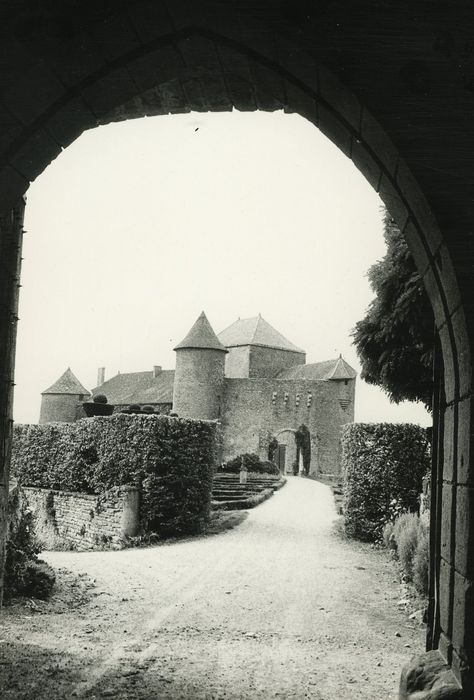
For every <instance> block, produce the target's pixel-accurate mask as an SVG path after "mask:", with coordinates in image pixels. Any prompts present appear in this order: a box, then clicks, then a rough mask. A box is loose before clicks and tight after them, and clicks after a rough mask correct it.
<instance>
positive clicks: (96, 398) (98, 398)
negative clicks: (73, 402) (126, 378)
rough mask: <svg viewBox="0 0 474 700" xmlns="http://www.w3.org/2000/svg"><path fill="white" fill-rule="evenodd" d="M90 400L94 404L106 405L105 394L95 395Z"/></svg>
mask: <svg viewBox="0 0 474 700" xmlns="http://www.w3.org/2000/svg"><path fill="white" fill-rule="evenodd" d="M92 400H93V402H94V403H107V397H106V395H105V394H96V395H95V396H94V397H93V399H92Z"/></svg>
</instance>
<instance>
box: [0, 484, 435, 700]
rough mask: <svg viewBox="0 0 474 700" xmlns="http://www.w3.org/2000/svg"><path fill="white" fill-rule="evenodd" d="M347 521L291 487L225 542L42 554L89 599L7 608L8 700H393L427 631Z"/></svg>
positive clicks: (318, 496) (2, 669) (3, 680)
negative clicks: (341, 531) (343, 528)
mask: <svg viewBox="0 0 474 700" xmlns="http://www.w3.org/2000/svg"><path fill="white" fill-rule="evenodd" d="M336 517H337V516H336V511H335V507H334V501H333V498H332V494H331V491H330V489H329V487H327V486H324V485H323V484H320V483H317V482H315V481H312V480H308V479H298V478H291V477H290V478H289V479H288V484H287V485H286V487H285V488H284V489H282V490H281V491H279V492H277V493H276V494H275V495H274V497H273V498H272V499H270V500H269V501H267V502H266V503H264V504H262V505H261V506H259V507H258V508H257V509H255V510H253V511H250V512H249V515H248V517H247V518H246V519H245V521H244V522H242V524H240V525H239V526H238V527H236V528H235V529H233V530H229V531H227V532H224V533H221V534H219V535H215V536H212V537H204V538H195V539H188V540H184V541H178V542H174V543H172V544H168V545H161V546H157V547H149V548H141V549H135V550H123V551H119V552H88V553H76V552H54V553H53V552H50V553H44V554H43V555H42V556H44V558H45V559H46V560H47V561H48V562H49V563H50V564H51V565H53V566H54V567H56V568H58V567H65V569H67V570H68V571H69V572H72V573H73V574H75V575H76V576H77V580H78V581H84V580H86V579H87V581H89V582H90V586H89V587H87V590H86V591H85V592H84V591H82V588H81V591H82V592H83V593H84V595H83V598H81V603H80V604H77V605H67V606H64V605H62V606H59V608H55V605H54V598H53V599H52V600H51V601H50V603H49V604H48V605H45V606H44V607H42V606H40V607H39V608H38V610H36V611H35V609H34V607H33V608H32V607H31V606H30V607H25V606H23V607H21V606H12V607H10V608H5V609H4V611H3V619H2V623H1V628H0V639H1V642H0V659H1V661H2V663H0V687H2V690H3V693H2V698H4V700H13V699H15V700H26V699H29V698H35V700H46V698H48V700H49V697H51V696H54V697H55V698H56V699H61V698H71V697H79V698H80V697H82V698H105V697H113V698H123V699H125V698H126V699H127V700H133V699H137V700H138V699H140V700H145V698H152V697H160V698H162V699H167V698H169V699H170V700H171V699H172V700H176V699H177V698H189V699H191V698H192V699H194V698H216V699H217V698H225V699H227V700H237V699H238V700H241V699H246V698H249V699H250V698H252V699H253V698H262V699H266V698H274V697H281V698H315V699H317V700H345V699H347V700H349V699H350V700H355V699H357V698H359V699H360V700H381V699H382V698H383V699H384V700H385V699H392V700H395V698H396V697H397V687H398V679H399V675H400V670H401V667H402V665H403V664H404V663H405V662H406V660H407V659H408V658H409V657H410V656H411V655H412V654H415V653H416V652H419V651H421V650H423V648H424V631H423V629H422V628H421V627H420V626H419V625H418V624H417V623H415V622H413V621H411V620H409V619H408V617H407V616H406V615H405V614H404V613H403V612H401V611H400V609H399V606H398V605H397V603H398V601H399V598H400V585H399V583H398V577H397V573H396V570H395V568H394V564H393V562H391V561H389V560H388V557H387V554H386V552H384V551H380V550H376V549H373V548H372V547H371V546H370V545H367V544H363V543H357V542H351V541H347V540H344V539H341V538H340V536H339V535H338V534H336V533H335V529H334V523H335V520H336ZM68 576H71V574H68ZM58 578H59V580H60V583H59V587H60V591H59V592H60V593H61V580H62V579H61V572H60V575H59V577H58ZM70 583H71V582H70V581H69V589H68V590H71V586H70ZM56 595H59V594H56ZM61 595H63V597H64V591H63V592H62V593H61ZM12 664H16V665H15V666H13V665H12Z"/></svg>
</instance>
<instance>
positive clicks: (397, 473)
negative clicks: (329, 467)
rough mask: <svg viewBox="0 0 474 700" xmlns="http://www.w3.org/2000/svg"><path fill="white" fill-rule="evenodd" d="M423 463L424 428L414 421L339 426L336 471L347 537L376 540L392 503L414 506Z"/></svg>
mask: <svg viewBox="0 0 474 700" xmlns="http://www.w3.org/2000/svg"><path fill="white" fill-rule="evenodd" d="M428 467H429V445H428V441H427V439H426V432H425V430H424V429H423V428H420V427H419V426H417V425H411V424H407V423H405V424H391V423H373V424H367V423H355V424H351V425H347V426H345V428H344V429H343V435H342V470H343V479H344V515H345V528H346V533H347V535H348V536H349V537H355V538H357V539H361V540H364V541H377V540H381V539H382V532H383V528H384V526H385V523H386V522H387V520H389V519H390V516H391V514H392V513H393V511H394V505H393V504H394V503H395V504H396V510H397V511H398V512H399V511H413V510H416V509H417V508H418V498H419V494H420V493H421V488H422V478H423V475H424V474H425V473H426V471H427V470H428Z"/></svg>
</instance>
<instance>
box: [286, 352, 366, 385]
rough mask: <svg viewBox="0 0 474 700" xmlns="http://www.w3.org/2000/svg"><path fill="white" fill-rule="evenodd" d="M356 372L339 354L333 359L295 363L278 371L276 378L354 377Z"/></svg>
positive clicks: (325, 379) (336, 378)
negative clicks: (301, 363)
mask: <svg viewBox="0 0 474 700" xmlns="http://www.w3.org/2000/svg"><path fill="white" fill-rule="evenodd" d="M356 377H357V372H356V371H355V369H352V367H351V366H350V365H348V364H347V362H346V361H345V360H344V359H343V358H342V356H339V357H338V358H337V359H335V360H326V361H325V362H313V363H312V364H309V365H296V366H295V367H290V368H289V369H284V370H282V371H281V372H280V374H279V375H278V377H277V379H319V380H321V381H329V380H338V379H355V378H356Z"/></svg>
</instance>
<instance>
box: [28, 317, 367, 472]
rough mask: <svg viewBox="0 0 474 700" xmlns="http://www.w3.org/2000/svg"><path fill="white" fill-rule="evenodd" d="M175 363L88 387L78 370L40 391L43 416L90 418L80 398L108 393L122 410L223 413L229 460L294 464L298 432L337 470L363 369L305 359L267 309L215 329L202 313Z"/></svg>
mask: <svg viewBox="0 0 474 700" xmlns="http://www.w3.org/2000/svg"><path fill="white" fill-rule="evenodd" d="M175 351H176V367H175V370H163V369H162V368H161V367H160V366H155V367H154V368H153V370H151V371H148V372H133V373H127V374H117V375H116V376H114V377H112V378H111V379H109V380H105V376H104V370H103V368H101V369H100V370H99V381H98V386H96V387H95V388H94V389H92V392H91V393H89V392H88V391H87V390H86V389H85V388H84V387H83V386H82V384H81V383H80V382H79V380H78V379H77V378H76V377H75V376H74V374H73V373H72V372H71V370H70V369H68V370H66V372H65V373H64V374H63V375H62V376H61V377H60V378H59V380H58V381H57V382H56V383H55V384H53V386H51V387H49V389H47V390H46V391H44V392H43V394H42V405H41V414H40V423H45V422H51V421H58V420H59V421H62V420H65V421H74V420H77V419H78V418H80V417H83V415H84V414H83V410H82V401H83V400H87V399H88V398H90V396H91V394H92V396H95V395H97V394H105V395H106V396H107V399H108V402H109V403H111V404H113V405H114V406H115V410H116V411H120V410H127V409H130V407H131V406H137V405H138V406H140V407H141V408H142V409H143V408H145V410H148V411H149V412H156V413H170V412H174V413H176V414H177V415H178V416H181V417H184V418H195V419H201V420H217V421H219V422H220V424H221V426H222V436H223V446H222V449H223V454H222V458H223V461H227V460H228V459H231V458H233V457H235V456H237V455H239V454H243V453H245V452H254V453H257V454H258V455H259V457H260V458H261V459H262V460H267V459H269V457H271V459H272V460H273V461H275V462H276V463H278V465H279V466H280V469H281V471H282V472H291V471H293V469H294V466H295V463H296V465H297V468H299V469H301V468H302V463H301V464H299V462H302V457H301V454H300V450H298V449H297V446H296V439H295V435H296V433H297V431H299V430H300V429H303V430H304V431H305V433H306V434H307V435H309V444H310V464H309V472H310V473H312V474H315V475H324V474H328V475H334V474H337V473H338V472H339V459H340V433H341V427H342V426H343V425H344V424H346V423H350V422H353V420H354V400H355V381H356V372H355V370H354V369H352V367H350V366H349V365H348V364H347V362H345V360H344V359H343V358H342V356H339V357H338V358H336V359H334V360H328V361H325V362H316V363H312V364H306V353H305V352H304V350H301V349H300V348H298V347H296V346H295V345H293V344H292V343H291V342H290V341H289V340H287V339H286V338H285V337H284V336H283V335H281V334H280V333H279V332H278V331H277V330H275V329H274V328H273V327H272V326H271V325H270V324H269V323H267V321H265V319H263V318H262V316H260V315H259V316H257V317H254V318H248V319H239V320H237V321H235V323H233V324H232V325H231V326H229V327H228V328H226V329H225V330H224V331H222V333H219V335H216V334H215V332H214V330H213V329H212V327H211V325H210V323H209V321H208V320H207V318H206V315H205V314H204V312H203V313H202V314H201V315H200V316H199V318H198V319H197V320H196V322H195V323H194V325H193V326H192V328H191V330H190V331H189V333H188V334H187V335H186V337H185V338H184V339H183V340H182V341H181V342H180V343H179V344H178V345H177V346H176V347H175Z"/></svg>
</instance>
